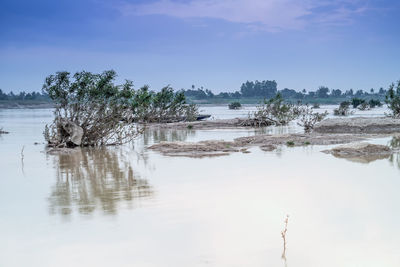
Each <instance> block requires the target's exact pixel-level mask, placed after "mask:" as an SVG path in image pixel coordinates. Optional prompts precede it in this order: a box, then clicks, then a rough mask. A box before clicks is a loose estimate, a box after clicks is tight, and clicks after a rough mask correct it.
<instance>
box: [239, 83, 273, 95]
mask: <svg viewBox="0 0 400 267" xmlns="http://www.w3.org/2000/svg"><path fill="white" fill-rule="evenodd" d="M277 86H278V84H277V83H276V81H261V82H260V81H255V82H249V81H247V82H245V83H243V84H242V86H241V87H240V93H241V94H242V96H244V97H249V96H257V97H264V98H271V97H274V96H275V95H276V93H277V92H278V90H277Z"/></svg>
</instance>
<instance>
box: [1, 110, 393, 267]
mask: <svg viewBox="0 0 400 267" xmlns="http://www.w3.org/2000/svg"><path fill="white" fill-rule="evenodd" d="M328 108H330V107H328ZM203 109H204V110H205V112H206V113H211V114H212V115H213V116H214V118H231V117H235V116H236V115H238V114H241V115H243V116H246V115H247V112H248V111H249V110H251V109H254V107H246V109H244V110H240V111H230V110H228V109H227V108H226V107H225V106H224V107H205V108H203ZM383 112H384V109H375V110H372V111H368V112H367V113H369V115H374V116H378V115H382V114H383ZM363 114H365V113H363ZM51 119H52V114H51V111H50V110H0V126H2V127H4V129H6V130H8V131H10V134H8V135H3V136H1V137H0V151H1V153H0V162H1V163H0V164H1V165H0V166H1V175H0V177H1V178H0V214H1V216H0V236H1V239H0V251H1V252H0V255H1V256H0V266H68V267H69V266H176V267H180V266H182V267H183V266H185V267H186V266H285V262H284V261H283V260H282V259H281V255H282V249H283V242H282V238H281V235H280V233H281V231H282V230H283V228H284V219H285V216H286V215H287V214H289V216H290V217H289V224H288V232H287V241H288V247H287V254H286V257H287V262H286V264H287V266H289V267H290V266H296V267H299V266H304V267H310V266H311V267H312V266H315V267H320V266H328V267H329V266H332V267H333V266H334V267H337V266H349V267H354V266H363V267H365V266H374V267H375V266H399V265H400V246H399V243H400V228H399V227H398V225H399V224H400V215H399V214H397V213H398V210H399V209H400V194H399V188H400V168H399V164H398V158H397V156H395V157H394V158H391V159H382V160H377V161H373V162H370V163H368V164H367V163H363V162H362V161H361V162H357V160H353V161H349V160H345V159H338V158H335V157H333V156H331V155H326V154H324V153H321V152H320V151H321V150H323V149H327V148H329V146H324V147H322V146H313V147H300V148H286V147H285V148H282V149H279V150H278V151H275V152H263V151H261V150H259V149H258V148H253V149H251V150H250V151H251V152H252V153H250V154H241V153H236V154H232V155H230V156H225V157H219V158H203V159H191V158H173V157H165V156H161V155H159V154H157V153H155V152H151V151H147V150H146V149H145V147H146V146H147V145H150V144H152V143H154V142H159V141H160V140H181V141H197V140H206V139H233V138H235V137H238V136H247V135H253V134H258V133H264V132H268V133H269V132H293V131H299V130H300V129H299V127H297V126H296V125H295V124H292V125H290V126H287V127H283V128H275V129H274V128H270V129H264V130H214V131H173V130H170V131H153V132H146V134H145V135H144V136H142V137H141V138H139V139H137V140H136V141H135V142H134V144H132V145H126V146H123V147H118V148H108V149H103V150H94V149H86V150H82V151H77V152H76V153H73V154H71V155H47V154H46V153H44V144H42V142H43V137H42V131H43V127H44V125H45V124H46V123H48V122H50V121H51ZM390 140H391V138H384V139H377V140H373V142H376V143H382V144H387V143H388V142H390ZM34 142H39V143H41V144H39V145H34ZM22 155H23V156H22Z"/></svg>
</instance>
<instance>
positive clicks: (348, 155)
mask: <svg viewBox="0 0 400 267" xmlns="http://www.w3.org/2000/svg"><path fill="white" fill-rule="evenodd" d="M321 152H324V153H327V154H331V155H333V156H335V157H337V158H345V159H347V160H350V161H354V162H360V163H369V162H372V161H375V160H378V159H386V158H388V157H390V155H392V154H393V153H394V152H398V151H395V150H393V149H391V148H390V147H388V146H384V145H376V144H369V143H365V142H361V143H354V144H346V145H342V146H338V147H335V148H333V149H329V150H323V151H321Z"/></svg>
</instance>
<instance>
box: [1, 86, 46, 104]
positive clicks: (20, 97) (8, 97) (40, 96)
mask: <svg viewBox="0 0 400 267" xmlns="http://www.w3.org/2000/svg"><path fill="white" fill-rule="evenodd" d="M0 100H2V101H25V100H33V101H46V102H50V101H51V99H50V97H49V95H48V94H47V93H44V92H43V93H39V92H32V93H25V92H20V93H18V94H14V93H13V92H12V91H11V92H9V93H5V92H3V90H1V89H0Z"/></svg>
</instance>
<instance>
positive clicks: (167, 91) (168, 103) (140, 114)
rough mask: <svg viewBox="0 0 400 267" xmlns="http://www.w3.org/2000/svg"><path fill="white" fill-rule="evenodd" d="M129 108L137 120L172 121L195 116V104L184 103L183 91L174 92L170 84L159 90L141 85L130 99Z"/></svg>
mask: <svg viewBox="0 0 400 267" xmlns="http://www.w3.org/2000/svg"><path fill="white" fill-rule="evenodd" d="M131 108H132V111H133V113H134V114H135V118H134V120H135V121H137V122H172V121H179V120H187V121H193V120H195V119H196V118H197V115H198V109H197V106H195V105H193V104H191V105H187V104H186V98H185V95H184V92H183V91H178V92H176V93H175V92H174V90H173V89H172V88H171V87H170V86H166V87H164V88H162V89H161V91H160V92H153V91H150V90H149V87H148V86H143V87H142V88H140V89H139V90H137V91H136V92H135V93H134V95H133V97H132V99H131Z"/></svg>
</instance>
